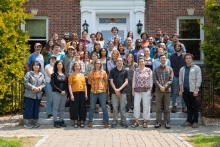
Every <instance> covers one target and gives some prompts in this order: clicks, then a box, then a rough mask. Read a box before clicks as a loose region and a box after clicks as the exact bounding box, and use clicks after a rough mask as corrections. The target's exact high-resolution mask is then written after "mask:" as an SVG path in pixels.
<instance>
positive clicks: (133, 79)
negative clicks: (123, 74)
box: [132, 71, 136, 96]
mask: <svg viewBox="0 0 220 147" xmlns="http://www.w3.org/2000/svg"><path fill="white" fill-rule="evenodd" d="M135 76H136V71H134V74H133V78H132V96H134V87H135Z"/></svg>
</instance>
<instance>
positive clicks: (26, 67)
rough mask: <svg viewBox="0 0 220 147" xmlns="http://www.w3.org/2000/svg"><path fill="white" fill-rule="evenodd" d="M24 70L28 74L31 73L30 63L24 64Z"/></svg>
mask: <svg viewBox="0 0 220 147" xmlns="http://www.w3.org/2000/svg"><path fill="white" fill-rule="evenodd" d="M24 68H25V71H26V72H28V71H30V65H29V64H28V63H25V64H24Z"/></svg>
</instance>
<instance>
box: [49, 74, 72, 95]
mask: <svg viewBox="0 0 220 147" xmlns="http://www.w3.org/2000/svg"><path fill="white" fill-rule="evenodd" d="M64 77H65V80H64V84H63V87H62V89H61V87H60V84H61V81H60V80H59V79H58V73H53V74H52V75H51V81H50V83H51V86H52V88H53V89H52V91H53V92H59V93H61V92H62V91H65V92H66V93H67V92H68V76H67V75H66V74H64Z"/></svg>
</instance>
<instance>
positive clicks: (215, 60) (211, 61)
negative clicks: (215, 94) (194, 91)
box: [201, 0, 220, 90]
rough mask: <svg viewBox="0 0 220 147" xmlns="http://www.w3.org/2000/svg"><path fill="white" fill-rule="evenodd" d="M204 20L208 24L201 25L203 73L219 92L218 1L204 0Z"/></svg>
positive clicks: (219, 26) (219, 21)
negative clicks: (202, 33)
mask: <svg viewBox="0 0 220 147" xmlns="http://www.w3.org/2000/svg"><path fill="white" fill-rule="evenodd" d="M204 11H205V18H206V19H207V20H209V21H210V22H209V23H207V24H202V26H203V29H204V31H205V40H204V43H203V44H202V47H201V49H202V51H203V53H204V64H205V72H206V75H207V76H208V77H209V79H210V81H211V83H212V84H214V85H215V89H216V90H220V60H219V58H220V41H219V40H220V25H219V24H220V1H216V0H206V4H205V7H204Z"/></svg>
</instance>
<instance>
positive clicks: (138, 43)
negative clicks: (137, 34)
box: [131, 39, 144, 63]
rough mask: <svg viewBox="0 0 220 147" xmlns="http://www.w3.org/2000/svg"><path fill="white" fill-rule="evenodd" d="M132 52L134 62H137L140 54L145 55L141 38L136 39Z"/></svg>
mask: <svg viewBox="0 0 220 147" xmlns="http://www.w3.org/2000/svg"><path fill="white" fill-rule="evenodd" d="M131 54H132V55H133V56H134V62H136V63H137V61H138V58H139V57H140V56H144V50H143V49H142V48H141V39H137V40H136V42H135V49H133V50H132V51H131Z"/></svg>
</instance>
